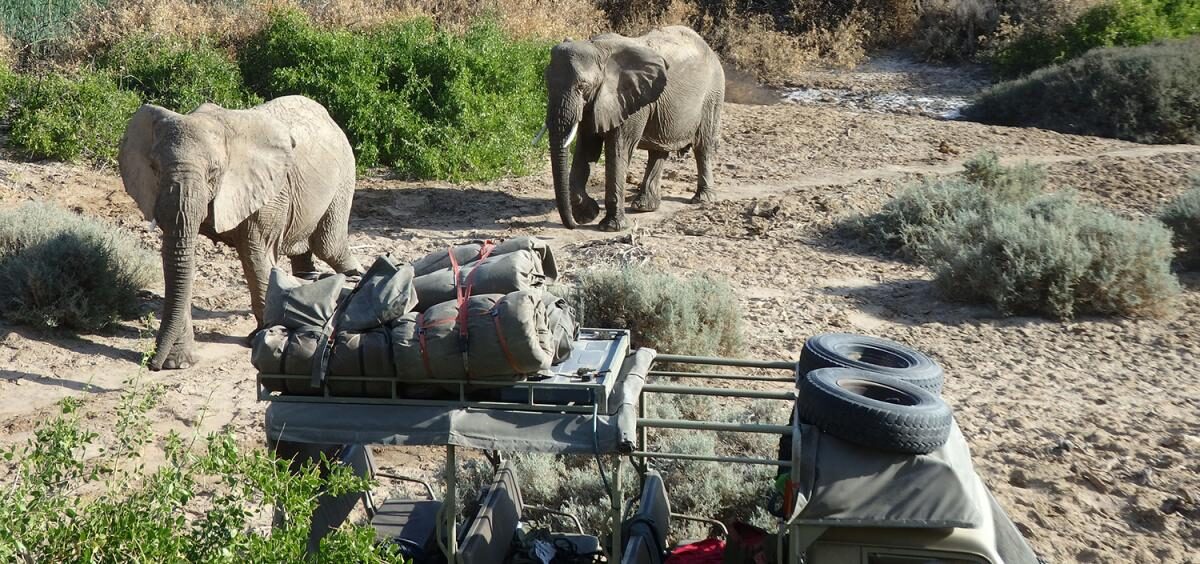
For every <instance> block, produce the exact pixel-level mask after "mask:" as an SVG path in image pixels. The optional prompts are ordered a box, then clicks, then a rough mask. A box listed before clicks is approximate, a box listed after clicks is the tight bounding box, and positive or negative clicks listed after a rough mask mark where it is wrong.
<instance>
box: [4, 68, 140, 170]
mask: <svg viewBox="0 0 1200 564" xmlns="http://www.w3.org/2000/svg"><path fill="white" fill-rule="evenodd" d="M10 96H11V98H12V104H13V107H14V109H13V110H12V116H11V127H10V131H9V140H8V141H9V144H10V145H11V146H12V147H13V148H15V149H17V150H19V151H21V152H22V153H24V154H25V155H26V156H28V157H31V158H51V159H56V160H61V161H77V160H86V161H90V162H93V163H97V164H109V163H112V162H115V160H116V155H117V145H118V143H119V142H120V140H121V135H122V134H123V133H124V131H125V124H126V123H127V122H128V120H129V117H130V116H132V115H133V112H134V111H136V110H137V108H138V105H139V100H138V97H137V95H136V94H134V93H132V92H126V91H124V90H120V89H119V88H118V87H117V82H116V80H114V79H113V78H112V77H111V76H110V75H109V74H107V73H101V72H87V71H84V72H80V73H78V74H77V75H75V76H68V75H63V74H49V75H46V76H21V77H20V78H19V79H17V80H16V82H15V84H14V85H13V86H12V88H11V91H10Z"/></svg>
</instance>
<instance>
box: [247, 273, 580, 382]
mask: <svg viewBox="0 0 1200 564" xmlns="http://www.w3.org/2000/svg"><path fill="white" fill-rule="evenodd" d="M466 304H467V312H466V317H465V321H466V332H465V334H464V333H463V332H462V331H460V328H461V327H462V326H461V325H460V321H461V320H462V318H460V315H459V308H458V303H457V302H456V301H450V302H445V303H443V304H439V305H437V306H435V307H433V308H431V309H430V310H429V311H426V312H424V313H408V314H405V315H403V316H401V317H400V318H399V319H398V320H395V321H394V322H392V323H389V324H388V325H387V326H384V327H375V328H373V329H370V330H367V331H358V332H350V331H340V332H338V333H336V334H335V336H334V339H333V346H332V350H331V352H330V356H329V359H328V362H327V367H328V373H329V374H331V375H333V376H347V377H351V376H366V377H381V378H393V379H399V380H418V379H443V380H485V381H502V382H512V381H519V380H522V379H524V378H525V377H526V376H527V375H530V374H535V373H537V372H540V371H543V370H546V369H549V368H550V366H551V365H553V364H557V363H559V362H562V361H563V360H566V358H567V357H568V356H570V354H571V347H572V343H573V342H574V340H575V337H576V336H577V334H578V324H577V323H576V322H575V319H574V315H573V313H572V312H571V309H570V307H569V306H568V305H567V304H566V302H565V301H563V300H562V299H560V298H557V297H555V296H554V295H553V294H550V293H549V292H544V291H541V290H530V291H525V292H512V293H510V294H507V295H500V294H488V295H482V296H473V297H471V298H469V299H468V300H467V302H466ZM324 335H325V334H324V332H323V330H322V328H321V327H315V326H302V327H300V328H298V329H295V330H289V329H288V328H286V327H283V326H276V327H270V328H267V329H266V330H263V331H260V332H259V334H258V335H257V336H256V337H255V339H254V343H253V345H252V353H251V362H252V363H253V364H254V367H255V368H257V369H258V371H259V372H262V373H265V374H292V375H308V374H310V373H311V371H312V363H313V358H314V355H315V354H317V353H318V352H319V351H320V344H321V342H322V340H323V339H325V336H324ZM283 382H284V381H283V380H276V379H267V380H264V384H265V385H267V387H268V389H271V390H273V391H286V392H289V393H315V392H316V390H317V388H313V387H312V386H311V384H308V383H299V385H298V384H296V382H297V381H289V382H292V383H293V384H292V386H291V387H288V386H287V385H283ZM334 382H335V381H334V380H330V384H331V387H330V392H331V393H334V394H339V393H350V392H353V391H355V390H357V391H358V392H359V393H365V394H367V397H384V396H386V395H387V394H388V393H389V390H390V387H389V385H388V384H387V383H386V382H384V383H380V384H378V385H376V386H374V387H373V389H374V391H368V388H372V387H371V386H367V387H365V388H357V387H354V388H352V387H347V386H349V384H345V383H342V384H339V387H337V389H335V387H334V386H333V383H334ZM379 394H382V395H379ZM351 395H357V394H351Z"/></svg>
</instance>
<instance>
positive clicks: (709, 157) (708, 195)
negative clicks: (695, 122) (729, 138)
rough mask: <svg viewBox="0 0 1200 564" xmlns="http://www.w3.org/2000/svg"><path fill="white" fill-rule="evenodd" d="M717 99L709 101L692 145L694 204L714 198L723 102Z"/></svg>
mask: <svg viewBox="0 0 1200 564" xmlns="http://www.w3.org/2000/svg"><path fill="white" fill-rule="evenodd" d="M722 96H723V95H722ZM715 99H716V100H717V101H715V102H710V103H709V108H708V109H707V111H706V112H705V117H704V120H703V122H701V124H700V131H699V134H698V135H697V136H696V143H695V144H693V146H692V154H693V155H695V156H696V195H695V196H692V200H691V201H692V203H693V204H698V203H700V202H711V201H713V200H714V196H713V172H712V169H713V164H714V161H715V157H716V152H717V146H718V144H719V143H720V135H721V103H720V101H719V100H720V98H715Z"/></svg>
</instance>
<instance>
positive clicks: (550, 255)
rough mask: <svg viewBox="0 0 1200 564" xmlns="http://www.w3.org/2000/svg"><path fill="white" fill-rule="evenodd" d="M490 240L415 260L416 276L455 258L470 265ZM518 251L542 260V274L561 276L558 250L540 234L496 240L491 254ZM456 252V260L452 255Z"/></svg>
mask: <svg viewBox="0 0 1200 564" xmlns="http://www.w3.org/2000/svg"><path fill="white" fill-rule="evenodd" d="M485 243H487V242H486V241H472V242H470V243H465V244H462V245H454V246H451V247H449V248H448V249H446V250H441V251H437V252H433V253H430V254H428V255H425V256H424V257H421V258H419V259H417V260H415V261H413V263H412V267H413V275H414V276H424V275H426V274H430V273H433V272H436V271H439V270H444V269H447V268H451V267H452V266H453V263H454V262H455V261H457V262H458V264H460V265H464V264H469V263H472V262H475V261H476V260H478V259H479V255H480V253H481V251H482V250H483V246H484V244H485ZM516 251H530V252H532V253H533V254H534V255H535V256H537V258H538V260H539V261H540V262H541V268H542V273H544V274H545V275H546V277H548V278H550V279H555V278H558V266H557V265H556V263H555V262H554V252H553V251H551V250H550V244H549V243H547V242H545V241H543V240H541V239H538V238H537V237H514V238H512V239H507V240H505V241H501V242H499V243H496V244H495V246H494V247H493V248H492V250H491V252H490V254H489V256H499V255H506V254H509V253H513V252H516ZM451 254H453V255H454V261H451V260H450V255H451Z"/></svg>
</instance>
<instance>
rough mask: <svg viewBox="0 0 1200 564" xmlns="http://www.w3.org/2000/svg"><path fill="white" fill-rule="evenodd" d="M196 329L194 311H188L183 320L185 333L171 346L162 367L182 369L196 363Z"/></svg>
mask: <svg viewBox="0 0 1200 564" xmlns="http://www.w3.org/2000/svg"><path fill="white" fill-rule="evenodd" d="M195 350H196V331H195V329H194V328H193V327H192V312H191V311H190V308H189V311H188V312H187V317H186V318H185V319H184V320H183V335H182V336H180V337H179V340H178V341H175V344H174V345H172V346H171V351H170V352H168V353H167V356H166V358H164V359H163V363H162V369H164V370H180V369H184V368H189V367H191V366H194V365H195V364H196V353H195Z"/></svg>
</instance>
